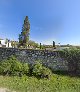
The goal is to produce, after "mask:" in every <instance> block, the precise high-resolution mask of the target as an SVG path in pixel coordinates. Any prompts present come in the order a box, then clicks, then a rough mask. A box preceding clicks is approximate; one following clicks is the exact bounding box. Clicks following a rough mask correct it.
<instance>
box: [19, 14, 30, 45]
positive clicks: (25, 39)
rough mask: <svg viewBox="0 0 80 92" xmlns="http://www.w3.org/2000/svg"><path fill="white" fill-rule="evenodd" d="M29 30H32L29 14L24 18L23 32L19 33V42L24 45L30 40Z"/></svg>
mask: <svg viewBox="0 0 80 92" xmlns="http://www.w3.org/2000/svg"><path fill="white" fill-rule="evenodd" d="M29 32H30V23H29V20H28V16H26V18H25V20H24V24H23V26H22V32H21V34H19V43H20V45H22V46H27V45H28V41H29Z"/></svg>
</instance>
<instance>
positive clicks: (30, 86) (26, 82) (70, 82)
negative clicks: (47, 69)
mask: <svg viewBox="0 0 80 92" xmlns="http://www.w3.org/2000/svg"><path fill="white" fill-rule="evenodd" d="M0 87H3V88H4V87H5V88H8V89H11V90H16V91H17V92H80V78H77V77H69V76H62V75H57V74H53V76H52V77H51V79H50V80H49V79H37V78H36V77H28V76H23V77H17V76H15V77H9V76H0Z"/></svg>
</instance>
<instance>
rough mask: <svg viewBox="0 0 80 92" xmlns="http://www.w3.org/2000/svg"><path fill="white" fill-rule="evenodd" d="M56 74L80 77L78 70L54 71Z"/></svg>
mask: <svg viewBox="0 0 80 92" xmlns="http://www.w3.org/2000/svg"><path fill="white" fill-rule="evenodd" d="M53 73H54V74H57V75H63V76H70V77H80V74H78V73H76V72H72V71H60V70H57V71H53Z"/></svg>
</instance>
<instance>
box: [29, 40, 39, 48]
mask: <svg viewBox="0 0 80 92" xmlns="http://www.w3.org/2000/svg"><path fill="white" fill-rule="evenodd" d="M28 44H29V45H30V46H33V47H34V48H37V47H39V44H38V43H36V42H35V41H32V40H30V41H29V42H28Z"/></svg>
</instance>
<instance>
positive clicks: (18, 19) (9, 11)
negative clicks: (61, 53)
mask: <svg viewBox="0 0 80 92" xmlns="http://www.w3.org/2000/svg"><path fill="white" fill-rule="evenodd" d="M25 16H28V17H29V21H30V40H33V41H35V42H38V43H40V42H41V43H42V44H50V45H51V44H52V42H53V41H55V42H56V44H58V43H60V44H72V45H80V0H0V38H3V39H5V38H8V39H11V40H18V38H19V34H20V33H21V31H22V25H23V22H24V19H25Z"/></svg>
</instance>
